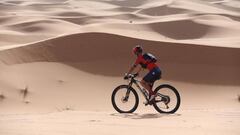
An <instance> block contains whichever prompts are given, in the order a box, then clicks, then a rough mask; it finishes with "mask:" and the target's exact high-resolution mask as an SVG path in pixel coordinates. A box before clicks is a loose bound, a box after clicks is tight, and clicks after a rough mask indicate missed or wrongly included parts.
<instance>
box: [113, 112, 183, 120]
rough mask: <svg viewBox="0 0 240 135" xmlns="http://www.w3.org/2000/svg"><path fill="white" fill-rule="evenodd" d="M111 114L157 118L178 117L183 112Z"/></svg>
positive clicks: (130, 117) (131, 117)
mask: <svg viewBox="0 0 240 135" xmlns="http://www.w3.org/2000/svg"><path fill="white" fill-rule="evenodd" d="M110 115H111V116H115V117H122V118H129V119H156V118H162V117H176V116H181V114H159V113H145V114H138V113H124V114H121V113H113V114H110Z"/></svg>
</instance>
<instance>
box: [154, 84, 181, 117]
mask: <svg viewBox="0 0 240 135" xmlns="http://www.w3.org/2000/svg"><path fill="white" fill-rule="evenodd" d="M154 92H155V93H156V94H157V96H156V97H155V102H154V103H153V106H154V108H155V110H157V111H158V112H160V113H175V112H176V111H177V110H178V108H179V106H180V102H181V99H180V95H179V93H178V91H177V89H176V88H174V87H173V86H171V85H168V84H163V85H160V86H158V87H157V88H156V89H155V90H154Z"/></svg>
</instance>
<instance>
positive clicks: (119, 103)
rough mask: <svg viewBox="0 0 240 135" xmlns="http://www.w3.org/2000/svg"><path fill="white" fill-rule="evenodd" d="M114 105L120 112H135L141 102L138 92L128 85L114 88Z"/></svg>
mask: <svg viewBox="0 0 240 135" xmlns="http://www.w3.org/2000/svg"><path fill="white" fill-rule="evenodd" d="M111 99H112V105H113V107H114V109H115V110H116V111H118V112H119V113H133V112H134V111H135V110H136V109H137V107H138V104H139V97H138V94H137V92H136V91H135V90H134V89H133V88H132V87H130V86H128V85H120V86H118V87H117V88H115V89H114V90H113V93H112V98H111Z"/></svg>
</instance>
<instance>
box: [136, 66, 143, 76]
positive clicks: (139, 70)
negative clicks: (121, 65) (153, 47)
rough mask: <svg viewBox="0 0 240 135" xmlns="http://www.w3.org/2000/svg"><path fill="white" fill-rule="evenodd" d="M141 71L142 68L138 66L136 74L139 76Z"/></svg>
mask: <svg viewBox="0 0 240 135" xmlns="http://www.w3.org/2000/svg"><path fill="white" fill-rule="evenodd" d="M142 69H143V68H142V67H141V66H140V67H139V69H138V71H137V74H139V73H140V72H141V71H142Z"/></svg>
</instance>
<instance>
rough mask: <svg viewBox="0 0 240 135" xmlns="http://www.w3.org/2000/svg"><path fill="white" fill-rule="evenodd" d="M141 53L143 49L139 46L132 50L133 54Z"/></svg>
mask: <svg viewBox="0 0 240 135" xmlns="http://www.w3.org/2000/svg"><path fill="white" fill-rule="evenodd" d="M142 52H143V49H142V47H141V46H139V45H137V46H135V47H134V48H133V53H134V54H137V53H142Z"/></svg>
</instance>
